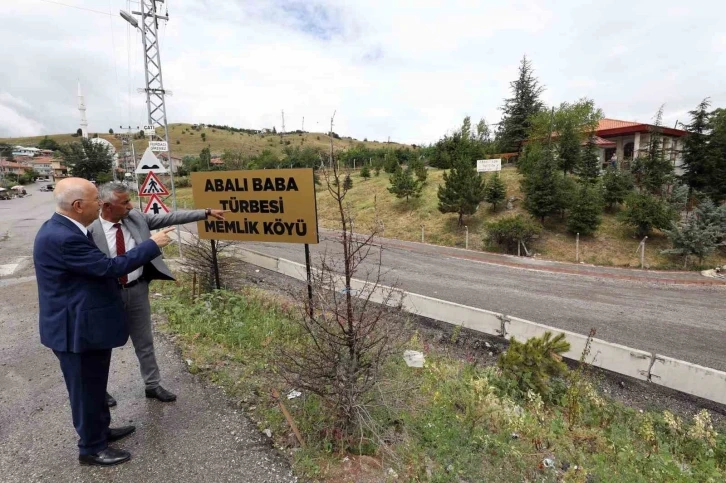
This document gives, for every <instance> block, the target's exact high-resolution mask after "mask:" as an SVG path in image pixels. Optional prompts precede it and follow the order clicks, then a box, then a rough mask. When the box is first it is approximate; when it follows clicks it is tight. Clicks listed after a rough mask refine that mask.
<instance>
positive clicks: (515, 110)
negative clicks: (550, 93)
mask: <svg viewBox="0 0 726 483" xmlns="http://www.w3.org/2000/svg"><path fill="white" fill-rule="evenodd" d="M509 85H510V87H511V90H512V97H510V98H509V99H505V100H504V106H503V107H502V120H501V122H500V123H499V133H498V136H497V139H498V141H499V147H500V149H501V150H502V151H507V152H509V151H517V152H520V151H521V149H522V143H523V142H524V140H525V139H527V132H528V130H529V126H530V124H529V118H530V116H532V115H533V114H535V113H537V112H538V111H540V110H542V108H543V104H542V101H540V95H541V94H542V91H544V87H543V86H540V85H539V81H538V80H537V78H536V77H535V76H534V72H533V69H532V63H531V62H530V61H528V60H527V57H526V56H525V57H522V61H521V63H520V65H519V77H518V78H517V80H515V81H513V82H511V83H510V84H509Z"/></svg>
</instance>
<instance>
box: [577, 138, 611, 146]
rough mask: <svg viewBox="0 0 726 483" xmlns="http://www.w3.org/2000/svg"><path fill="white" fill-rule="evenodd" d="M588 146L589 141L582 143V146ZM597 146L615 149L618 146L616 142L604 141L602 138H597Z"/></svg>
mask: <svg viewBox="0 0 726 483" xmlns="http://www.w3.org/2000/svg"><path fill="white" fill-rule="evenodd" d="M585 144H587V139H586V140H584V141H583V142H582V145H583V146H584V145H585ZM595 146H597V147H600V148H614V147H615V146H616V143H615V141H608V140H607V139H603V138H601V137H600V136H595Z"/></svg>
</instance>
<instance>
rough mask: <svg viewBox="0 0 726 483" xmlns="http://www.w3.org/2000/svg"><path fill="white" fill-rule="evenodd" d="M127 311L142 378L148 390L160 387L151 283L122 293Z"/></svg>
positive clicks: (142, 283) (144, 283) (141, 284)
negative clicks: (152, 322) (152, 318)
mask: <svg viewBox="0 0 726 483" xmlns="http://www.w3.org/2000/svg"><path fill="white" fill-rule="evenodd" d="M121 297H122V299H123V302H124V308H125V310H126V320H127V324H128V328H129V335H130V336H131V342H132V343H133V344H134V350H135V351H136V357H137V358H138V359H139V368H140V369H141V377H142V379H143V380H144V383H145V384H146V389H155V388H157V387H158V386H159V382H160V381H161V376H160V375H159V365H158V364H157V363H156V354H155V353H154V334H153V332H152V331H151V306H150V305H149V282H148V281H146V280H142V281H140V282H139V283H137V284H136V285H134V286H133V287H131V288H128V289H124V290H122V291H121Z"/></svg>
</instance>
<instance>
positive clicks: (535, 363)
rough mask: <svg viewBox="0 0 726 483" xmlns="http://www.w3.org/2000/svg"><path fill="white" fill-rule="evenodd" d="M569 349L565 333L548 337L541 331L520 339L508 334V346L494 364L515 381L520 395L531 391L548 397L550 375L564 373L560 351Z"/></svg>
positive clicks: (565, 369)
mask: <svg viewBox="0 0 726 483" xmlns="http://www.w3.org/2000/svg"><path fill="white" fill-rule="evenodd" d="M569 350H570V343H569V342H567V341H566V340H565V334H558V335H556V336H554V337H552V333H551V332H545V333H544V335H543V336H542V337H532V338H531V339H528V340H527V342H525V343H521V342H519V341H518V340H517V339H515V338H512V339H511V340H510V342H509V348H508V349H507V350H506V352H504V353H502V355H501V356H499V361H498V362H497V364H498V365H499V368H500V369H501V370H502V375H504V376H505V377H507V378H509V379H510V380H512V381H513V382H514V383H515V387H516V389H517V390H518V391H519V392H520V395H522V396H526V395H527V393H528V392H529V391H533V392H535V393H537V394H539V395H540V396H542V399H544V400H551V396H552V394H553V393H554V392H555V391H554V389H553V388H554V386H553V384H552V383H551V380H552V378H562V377H563V376H564V375H565V374H566V373H567V364H565V363H564V362H562V354H563V353H565V352H567V351H569Z"/></svg>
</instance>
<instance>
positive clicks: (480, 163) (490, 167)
mask: <svg viewBox="0 0 726 483" xmlns="http://www.w3.org/2000/svg"><path fill="white" fill-rule="evenodd" d="M501 170H502V160H501V159H477V161H476V171H477V173H487V172H489V171H501Z"/></svg>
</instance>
